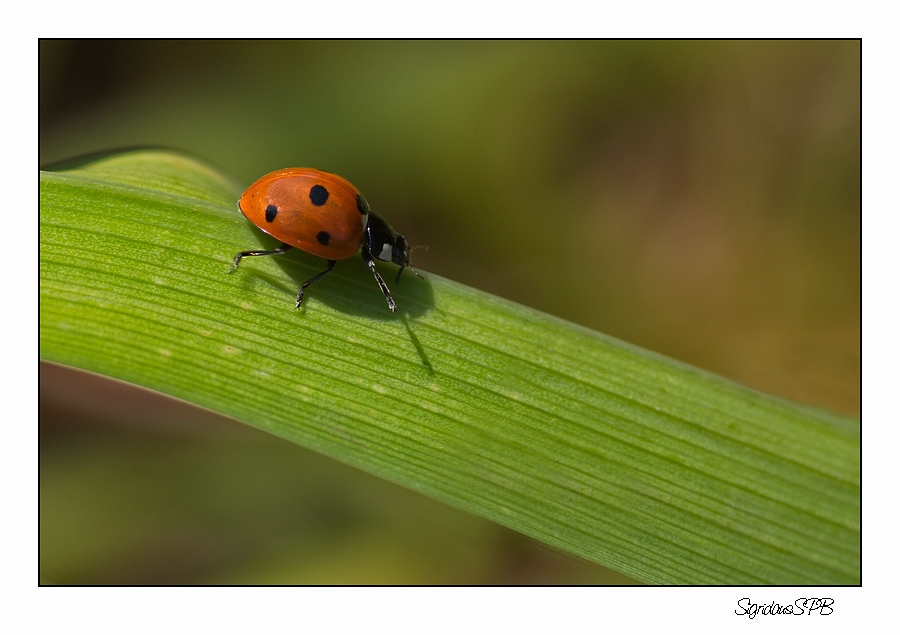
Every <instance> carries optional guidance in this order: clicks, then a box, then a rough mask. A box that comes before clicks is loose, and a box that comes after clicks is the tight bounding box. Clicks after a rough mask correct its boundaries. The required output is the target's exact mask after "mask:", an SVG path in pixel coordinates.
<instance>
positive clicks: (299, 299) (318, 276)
mask: <svg viewBox="0 0 900 635" xmlns="http://www.w3.org/2000/svg"><path fill="white" fill-rule="evenodd" d="M336 264H337V260H329V261H328V269H326V270H325V271H323V272H322V273H317V274H316V275H314V276H313V277H312V278H310V279H309V280H307V281H306V282H304V283H303V284H302V285H301V286H300V293H298V294H297V308H298V309H299V308H300V303H301V302H303V293H304V292H305V291H306V287H308V286H309V285H311V284H312V283H314V282H318V281H319V280H321V279H322V278H324V277H325V276H326V275H328V274H329V273H331V270H332V269H334V265H336Z"/></svg>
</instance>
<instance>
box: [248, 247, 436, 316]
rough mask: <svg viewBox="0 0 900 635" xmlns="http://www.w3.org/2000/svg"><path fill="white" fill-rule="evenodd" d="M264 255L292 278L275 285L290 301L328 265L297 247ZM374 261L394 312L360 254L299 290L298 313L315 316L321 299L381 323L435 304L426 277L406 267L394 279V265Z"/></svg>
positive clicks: (339, 308) (342, 311) (249, 262)
mask: <svg viewBox="0 0 900 635" xmlns="http://www.w3.org/2000/svg"><path fill="white" fill-rule="evenodd" d="M266 257H268V258H271V259H272V260H274V261H275V262H276V263H278V266H279V267H281V268H282V269H283V270H284V272H285V273H286V274H287V275H288V276H289V277H290V279H291V280H292V281H293V283H294V285H293V286H292V288H289V287H287V286H285V285H283V284H280V283H279V284H277V286H278V287H279V288H284V289H285V290H286V291H290V293H291V295H292V300H291V303H292V304H293V301H294V300H295V299H296V297H297V293H298V292H299V291H300V287H301V285H303V283H304V282H306V281H307V280H309V279H310V278H312V277H313V276H315V275H316V274H319V273H321V272H323V271H326V269H327V262H326V261H325V260H323V259H321V258H317V257H316V256H312V255H310V254H306V253H303V252H302V251H299V250H296V249H292V250H291V251H288V252H286V253H284V254H281V255H278V256H266ZM252 260H256V258H252V259H251V258H245V259H244V260H242V261H241V264H240V266H241V268H242V269H243V268H244V267H247V266H248V265H250V264H251V262H252ZM375 263H376V264H375V266H376V267H377V269H378V272H379V273H380V274H381V277H382V278H383V279H384V282H385V284H387V286H388V289H389V290H390V294H391V296H392V297H393V298H394V302H395V303H396V305H397V312H396V313H394V312H392V311H391V310H390V308H389V307H388V304H387V300H386V299H385V297H384V295H383V294H382V292H381V290H380V288H379V287H378V283H377V282H376V281H375V277H374V276H373V275H372V272H371V271H369V268H368V267H367V266H366V263H365V262H364V261H363V259H362V257H361V256H359V255H356V256H353V257H352V258H348V259H346V260H339V261H338V262H337V264H336V265H335V268H334V270H333V271H331V272H330V273H328V274H327V275H325V276H324V277H323V278H321V279H319V280H318V281H316V282H315V283H313V284H311V285H310V286H309V287H307V288H306V291H305V293H304V294H303V304H302V305H301V306H300V308H299V309H296V312H297V313H298V314H300V315H303V316H304V317H305V316H306V315H314V314H315V311H316V305H317V304H318V303H320V302H321V303H323V304H327V305H328V306H330V307H332V308H334V309H336V310H338V311H340V312H341V313H346V314H348V315H359V316H365V317H368V318H373V319H376V320H384V321H391V320H401V319H403V320H404V321H405V318H410V319H415V318H417V317H419V316H421V315H424V314H425V313H427V312H428V311H430V310H431V309H433V308H434V291H433V289H432V287H431V283H430V282H429V281H428V279H427V278H419V277H418V276H417V275H416V274H415V273H414V272H412V271H411V270H410V268H409V267H407V268H406V270H404V271H403V273H402V274H401V275H400V279H399V281H398V280H397V279H396V278H397V272H398V270H399V267H397V265H394V264H391V263H386V262H380V261H377V260H376V261H375ZM247 268H248V269H249V267H247ZM407 328H409V327H408V324H407Z"/></svg>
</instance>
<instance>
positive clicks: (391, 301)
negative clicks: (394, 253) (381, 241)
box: [360, 247, 397, 313]
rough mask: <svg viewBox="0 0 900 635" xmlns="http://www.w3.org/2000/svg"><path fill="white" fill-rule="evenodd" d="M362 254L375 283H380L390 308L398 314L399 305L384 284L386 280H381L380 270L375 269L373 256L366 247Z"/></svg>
mask: <svg viewBox="0 0 900 635" xmlns="http://www.w3.org/2000/svg"><path fill="white" fill-rule="evenodd" d="M360 253H361V254H362V259H363V260H365V261H366V264H367V265H368V266H369V270H371V272H372V275H373V276H375V282H377V283H378V286H379V287H381V292H382V293H383V294H384V299H385V300H387V303H388V308H389V309H390V310H391V311H392V312H394V313H396V312H397V304H396V303H395V302H394V298H392V297H391V291H390V289H388V288H387V285H386V284H385V283H384V280H382V279H381V274H379V273H378V269H376V268H375V261H374V260H373V259H372V254H370V253H369V252H368V250H366V249H365V247H364V248H363V249H362V251H361V252H360Z"/></svg>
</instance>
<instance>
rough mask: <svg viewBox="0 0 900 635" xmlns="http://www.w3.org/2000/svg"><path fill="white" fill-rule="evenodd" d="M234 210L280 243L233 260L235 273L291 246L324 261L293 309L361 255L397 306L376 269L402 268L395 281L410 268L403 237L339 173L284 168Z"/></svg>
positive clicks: (267, 177) (248, 193) (246, 194)
mask: <svg viewBox="0 0 900 635" xmlns="http://www.w3.org/2000/svg"><path fill="white" fill-rule="evenodd" d="M238 209H239V210H241V213H242V214H243V215H244V216H246V217H247V218H248V219H249V220H250V222H251V223H253V224H254V225H256V226H257V227H259V228H260V229H261V230H263V231H264V232H266V233H267V234H269V235H270V236H273V237H275V238H277V239H278V240H280V241H281V243H282V244H281V246H280V247H278V248H277V249H270V250H264V251H242V252H240V253H239V254H238V255H236V256H235V257H234V267H233V268H232V271H234V270H235V269H237V267H238V264H240V262H241V259H242V258H246V257H247V256H274V255H278V254H283V253H284V252H286V251H288V250H289V249H290V248H291V247H296V248H297V249H301V250H303V251H305V252H306V253H309V254H312V255H314V256H319V257H320V258H324V259H325V260H327V261H328V268H327V269H326V270H325V271H323V272H322V273H318V274H316V275H314V276H313V277H312V278H310V279H309V280H307V281H306V282H304V283H303V285H301V287H300V292H299V293H298V294H297V308H298V309H299V308H300V304H301V303H302V302H303V293H304V292H305V291H306V288H307V287H309V285H311V284H313V283H314V282H318V281H319V280H321V279H322V278H324V277H325V276H326V275H327V274H328V273H331V271H332V270H333V269H334V265H335V264H336V263H337V261H338V260H345V259H347V258H350V257H351V256H353V255H354V254H356V253H357V252H359V253H360V255H362V259H363V260H364V261H365V263H366V265H367V266H368V267H369V270H370V271H371V272H372V275H373V276H375V281H376V282H377V283H378V286H379V287H380V288H381V292H382V293H383V294H384V297H385V299H386V300H387V303H388V307H389V308H390V309H391V311H393V312H396V311H397V304H396V303H395V302H394V299H393V298H392V297H391V292H390V290H389V289H388V288H387V285H386V284H385V283H384V280H382V278H381V275H380V274H379V273H378V270H377V269H376V268H375V260H374V259H378V260H383V261H384V262H393V263H394V264H398V265H400V271H398V272H397V279H396V281H395V282H400V274H401V273H403V270H404V269H405V268H406V267H409V268H410V269H412V270H413V272H414V273H415V274H416V275H417V276H419V277H420V278H421V277H422V276H420V275H419V272H418V271H416V270H415V269H413V268H412V266H411V265H410V264H409V251H410V249H409V245H408V244H407V242H406V238H405V237H404V236H403V234H398V233H397V232H396V231H394V228H393V227H391V226H390V224H389V223H388V222H387V221H386V220H384V219H383V218H382V217H381V216H379V215H378V214H376V213H374V212H373V211H372V210H371V209H369V204H368V203H367V202H366V199H365V198H363V195H362V194H360V192H359V190H358V189H356V188H355V187H354V186H353V185H352V184H351V183H350V182H349V181H347V180H346V179H343V178H341V177H339V176H338V175H337V174H331V173H330V172H323V171H322V170H315V169H313V168H285V169H283V170H276V171H275V172H270V173H269V174H266V175H265V176H263V177H262V178H260V179H259V180H257V181H256V182H255V183H254V184H253V185H251V186H250V187H248V188H247V191H246V192H244V194H243V195H242V196H241V198H240V200H239V201H238Z"/></svg>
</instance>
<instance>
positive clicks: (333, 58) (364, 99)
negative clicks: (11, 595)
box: [40, 40, 861, 583]
mask: <svg viewBox="0 0 900 635" xmlns="http://www.w3.org/2000/svg"><path fill="white" fill-rule="evenodd" d="M40 73H41V76H40V91H41V92H40V131H41V136H40V152H41V163H42V165H46V164H48V163H52V162H54V161H57V160H61V159H65V158H69V157H72V156H75V155H79V154H84V153H88V152H94V151H98V150H107V149H110V148H115V147H121V146H135V145H162V146H169V147H173V148H178V149H183V150H188V151H191V152H193V153H195V154H197V155H199V156H201V157H203V158H205V159H206V160H208V161H210V162H211V163H213V164H215V165H217V166H218V167H219V168H220V169H221V170H222V171H224V172H226V173H228V174H230V175H232V176H234V177H235V178H237V179H238V180H239V181H241V182H243V183H245V184H249V183H250V182H252V181H253V180H255V179H256V178H257V177H259V176H261V175H262V174H264V173H266V172H268V171H271V170H274V169H277V168H281V167H288V166H310V167H318V168H321V169H325V170H328V171H332V172H336V173H338V174H341V175H342V176H344V177H346V178H347V179H349V180H350V181H351V182H353V183H354V184H355V185H356V186H357V187H359V188H360V189H361V190H362V191H363V192H364V194H365V196H366V198H367V199H368V201H369V202H370V204H371V205H372V207H373V209H374V210H376V211H378V212H380V213H382V214H384V215H385V216H386V217H387V218H388V219H389V220H390V221H391V222H392V223H393V224H394V226H395V227H396V228H397V229H398V230H399V231H401V232H403V233H404V234H406V235H407V237H408V238H409V239H410V241H411V242H412V244H427V245H428V246H429V250H428V251H427V252H424V251H417V252H415V260H416V263H415V264H416V265H417V267H421V268H422V269H425V270H427V271H431V272H434V273H437V274H440V275H442V276H445V277H448V278H452V279H454V280H457V281H459V282H463V283H466V284H469V285H471V286H474V287H478V288H480V289H483V290H485V291H490V292H492V293H495V294H498V295H501V296H503V297H506V298H509V299H512V300H515V301H518V302H521V303H523V304H526V305H529V306H532V307H535V308H537V309H540V310H543V311H546V312H548V313H552V314H554V315H557V316H560V317H563V318H566V319H568V320H571V321H573V322H577V323H579V324H582V325H584V326H588V327H590V328H593V329H596V330H599V331H603V332H605V333H608V334H610V335H613V336H616V337H619V338H621V339H624V340H627V341H629V342H632V343H634V344H638V345H640V346H643V347H646V348H649V349H652V350H654V351H657V352H660V353H663V354H666V355H669V356H671V357H675V358H677V359H680V360H682V361H685V362H688V363H691V364H694V365H696V366H700V367H702V368H705V369H707V370H710V371H712V372H715V373H718V374H721V375H724V376H726V377H728V378H730V379H733V380H735V381H738V382H740V383H743V384H746V385H748V386H750V387H753V388H757V389H759V390H762V391H765V392H769V393H772V394H776V395H780V396H783V397H786V398H789V399H792V400H796V401H800V402H804V403H808V404H812V405H816V406H820V407H824V408H828V409H830V410H833V411H836V412H840V413H843V414H847V415H851V416H855V417H858V416H859V413H860V292H861V288H860V97H861V86H860V43H859V42H857V41H824V42H817V41H802V42H786V41H778V42H764V41H742V42H708V41H704V42H686V41H678V42H658V41H654V42H636V41H627V42H584V41H579V42H509V41H505V42H415V41H403V42H381V41H377V42H314V41H304V42H210V41H204V42H185V41H179V42H153V41H112V40H105V41H74V42H73V41H42V42H41V43H40ZM40 392H41V580H42V582H45V583H51V582H63V583H67V582H68V583H84V582H156V583H193V582H322V583H325V582H376V583H377V582H400V583H402V582H410V583H425V582H442V583H566V582H572V583H586V582H604V581H612V582H621V581H622V580H623V579H622V578H620V577H616V576H615V575H612V574H609V573H608V572H606V571H605V570H603V569H601V568H599V567H596V566H594V565H591V564H589V563H584V562H582V561H580V560H576V559H574V558H570V557H567V556H562V555H560V554H556V553H554V552H552V551H550V550H548V549H546V548H544V547H542V546H540V545H537V544H535V543H533V542H531V541H529V540H527V539H525V538H522V537H521V536H518V535H517V534H514V533H512V532H509V531H506V530H504V529H502V528H499V527H497V526H495V525H492V524H490V523H487V522H485V521H481V520H479V519H476V518H473V517H470V516H467V515H465V514H462V513H460V512H456V511H455V510H451V509H449V508H446V507H445V506H443V505H440V504H438V503H435V502H432V501H428V500H427V499H424V498H423V497H421V496H417V495H415V494H413V493H410V492H407V491H406V490H402V489H401V488H398V487H396V486H393V485H391V484H388V483H385V482H384V481H380V480H378V479H374V478H372V477H369V476H367V475H365V474H362V473H360V472H358V471H356V470H353V469H351V468H347V467H345V466H343V465H340V464H337V463H335V462H333V461H330V460H328V459H324V458H323V457H320V456H317V455H314V454H312V453H310V452H306V451H304V450H303V449H301V448H296V447H294V446H291V445H290V444H287V443H285V442H281V441H279V440H277V439H273V438H270V437H268V436H266V435H264V434H262V433H257V432H256V431H254V430H250V429H248V428H245V427H244V426H240V425H238V424H235V423H233V422H226V421H223V420H221V419H220V418H217V417H214V416H213V415H209V414H208V413H198V412H197V411H195V410H192V409H190V408H186V407H181V405H180V404H174V403H173V402H167V401H163V402H162V403H157V402H156V401H142V400H152V399H155V397H154V396H151V395H147V394H145V393H140V392H134V391H132V389H130V388H128V387H123V386H121V385H118V384H115V383H112V382H103V381H101V380H97V379H96V378H93V377H90V376H86V375H81V374H75V373H71V372H67V371H65V370H62V369H59V368H56V367H44V368H42V374H41V390H40ZM134 400H138V401H137V402H135V401H134ZM135 404H137V405H135ZM165 404H168V405H165Z"/></svg>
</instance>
